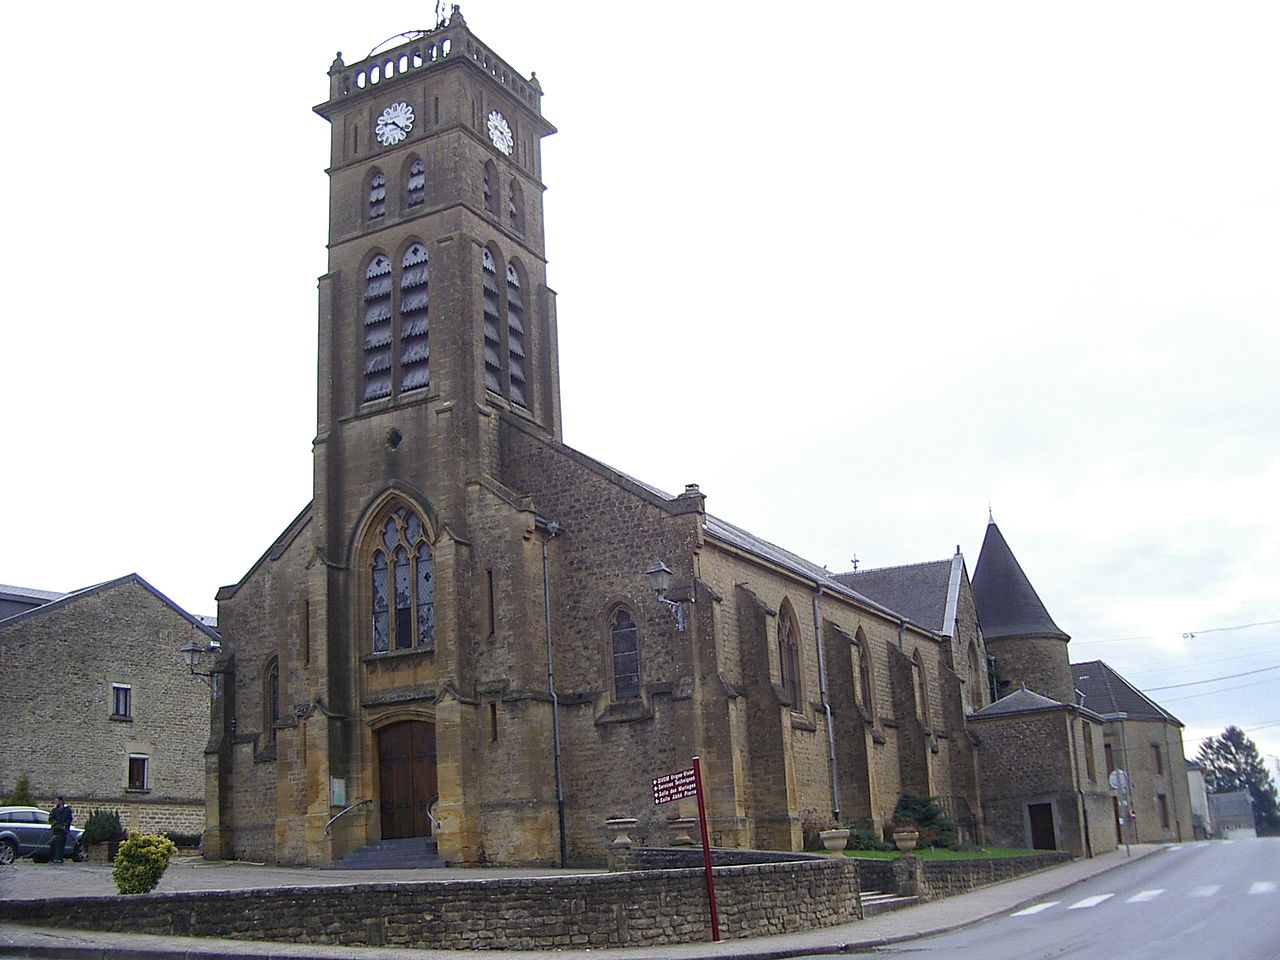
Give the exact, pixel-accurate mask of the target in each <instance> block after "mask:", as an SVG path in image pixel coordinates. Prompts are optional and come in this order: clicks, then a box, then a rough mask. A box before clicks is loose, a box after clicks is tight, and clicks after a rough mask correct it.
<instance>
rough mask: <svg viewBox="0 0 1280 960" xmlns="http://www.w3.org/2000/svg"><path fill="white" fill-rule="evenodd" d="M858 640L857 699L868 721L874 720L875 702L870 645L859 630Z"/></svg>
mask: <svg viewBox="0 0 1280 960" xmlns="http://www.w3.org/2000/svg"><path fill="white" fill-rule="evenodd" d="M857 640H858V648H857V649H858V697H859V698H860V699H861V701H862V710H863V712H864V713H865V714H866V715H867V717H868V719H872V720H874V719H875V715H876V714H875V701H874V700H873V699H872V693H871V643H870V641H869V640H867V636H866V634H864V633H863V632H862V631H861V630H859V631H858V634H857Z"/></svg>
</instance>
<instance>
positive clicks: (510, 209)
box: [507, 177, 524, 233]
mask: <svg viewBox="0 0 1280 960" xmlns="http://www.w3.org/2000/svg"><path fill="white" fill-rule="evenodd" d="M507 225H508V226H510V227H511V229H512V230H513V231H514V232H516V233H524V195H523V193H522V191H521V190H520V183H519V181H517V180H516V178H515V177H512V178H511V180H510V182H509V183H508V184H507Z"/></svg>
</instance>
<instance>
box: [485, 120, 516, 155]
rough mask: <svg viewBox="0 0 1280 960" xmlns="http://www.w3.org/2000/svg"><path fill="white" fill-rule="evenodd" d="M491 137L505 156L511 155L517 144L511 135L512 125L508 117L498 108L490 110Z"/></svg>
mask: <svg viewBox="0 0 1280 960" xmlns="http://www.w3.org/2000/svg"><path fill="white" fill-rule="evenodd" d="M489 139H490V140H492V141H493V145H494V146H495V147H497V148H498V149H499V150H501V151H502V153H503V155H504V156H507V157H509V156H511V148H512V147H514V146H515V143H516V140H515V137H513V136H512V135H511V125H510V124H509V123H507V118H506V117H504V116H503V115H502V114H500V113H499V112H498V111H497V110H491V111H489Z"/></svg>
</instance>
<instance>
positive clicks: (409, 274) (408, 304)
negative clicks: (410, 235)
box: [400, 243, 430, 393]
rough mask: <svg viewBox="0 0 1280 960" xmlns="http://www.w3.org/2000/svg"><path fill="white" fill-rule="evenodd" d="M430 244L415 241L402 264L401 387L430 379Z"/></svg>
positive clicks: (412, 387)
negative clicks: (428, 254) (428, 336)
mask: <svg viewBox="0 0 1280 960" xmlns="http://www.w3.org/2000/svg"><path fill="white" fill-rule="evenodd" d="M428 279H429V276H428V271H427V248H426V246H425V245H423V244H421V243H412V244H410V245H409V249H407V250H406V251H405V252H404V257H403V258H401V264H400V391H401V392H402V393H407V392H408V391H410V390H418V389H420V388H422V387H425V386H426V385H427V383H428V382H429V379H430V378H429V376H428V371H427V358H428V357H429V355H430V351H429V349H428V346H427V300H428V297H427V288H428Z"/></svg>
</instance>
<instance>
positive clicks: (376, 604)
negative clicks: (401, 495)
mask: <svg viewBox="0 0 1280 960" xmlns="http://www.w3.org/2000/svg"><path fill="white" fill-rule="evenodd" d="M370 577H371V586H372V591H371V595H372V621H373V622H372V630H373V652H374V653H386V652H388V651H389V650H393V649H394V650H408V649H412V648H414V647H418V648H422V649H426V650H434V649H435V584H434V572H433V569H432V562H431V546H430V544H429V543H428V542H427V534H426V529H425V527H424V525H423V523H422V521H421V520H420V519H419V518H418V515H417V514H416V513H414V512H413V511H411V510H409V509H407V508H405V507H398V508H397V509H395V510H393V511H392V512H391V514H390V515H389V516H388V517H387V518H386V520H384V521H383V523H382V527H381V530H380V532H379V536H378V544H377V546H376V547H375V548H374V551H373V560H372V563H371V567H370Z"/></svg>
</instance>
